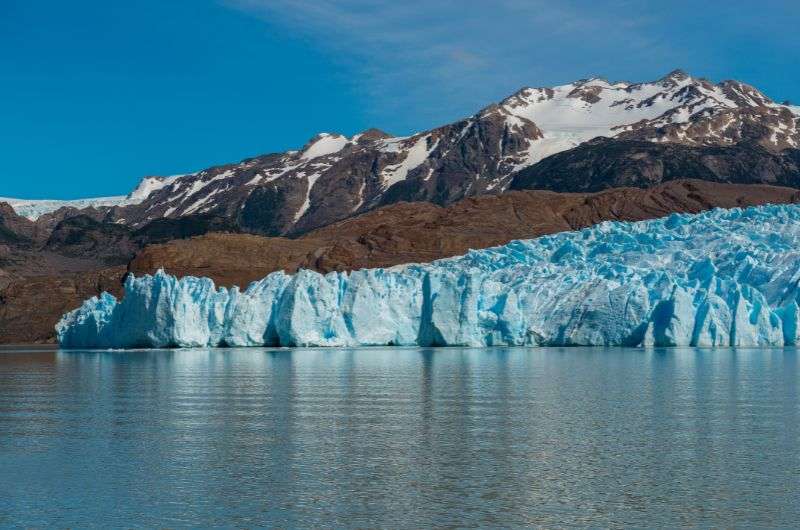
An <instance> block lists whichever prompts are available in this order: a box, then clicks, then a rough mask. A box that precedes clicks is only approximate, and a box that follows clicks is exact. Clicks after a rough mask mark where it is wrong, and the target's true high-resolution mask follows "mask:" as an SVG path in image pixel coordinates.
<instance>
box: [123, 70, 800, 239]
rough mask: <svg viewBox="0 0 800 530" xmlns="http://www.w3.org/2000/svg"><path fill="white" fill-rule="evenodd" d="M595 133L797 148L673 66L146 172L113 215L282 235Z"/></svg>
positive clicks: (763, 110)
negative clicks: (389, 127) (638, 78)
mask: <svg viewBox="0 0 800 530" xmlns="http://www.w3.org/2000/svg"><path fill="white" fill-rule="evenodd" d="M598 136H601V137H608V138H617V139H622V140H639V141H647V142H656V143H675V144H682V145H686V146H733V145H736V144H738V143H741V142H745V143H749V144H753V143H756V144H760V145H761V146H762V147H763V148H766V149H767V150H768V151H771V152H775V153H777V152H780V151H781V150H783V149H786V148H798V147H800V107H795V106H788V105H780V104H776V103H775V102H773V101H772V100H771V99H770V98H768V97H766V96H765V95H764V94H762V93H761V92H759V91H758V90H757V89H755V88H754V87H751V86H749V85H746V84H744V83H741V82H737V81H724V82H721V83H717V84H714V83H712V82H710V81H708V80H706V79H702V78H695V77H692V76H691V75H689V74H687V73H686V72H683V71H681V70H675V71H673V72H670V73H669V74H667V75H666V76H664V77H662V78H661V79H658V80H656V81H650V82H643V83H632V82H627V81H609V80H606V79H603V78H600V77H594V78H590V79H584V80H580V81H576V82H573V83H569V84H565V85H560V86H556V87H544V88H524V89H522V90H520V91H518V92H516V93H515V94H513V95H511V96H510V97H508V98H506V99H504V100H502V101H500V102H499V103H496V104H491V105H489V106H487V107H485V108H484V109H482V110H480V111H479V112H478V113H476V114H474V115H472V116H470V117H468V118H465V119H462V120H459V121H456V122H454V123H451V124H448V125H444V126H442V127H438V128H435V129H431V130H428V131H423V132H420V133H417V134H412V135H410V136H402V137H393V136H391V135H388V134H386V133H384V132H382V131H379V130H376V129H371V130H368V131H364V132H362V133H359V134H356V135H354V136H352V137H346V136H344V135H341V134H336V133H321V134H318V135H317V136H315V137H313V138H312V139H311V140H310V141H309V142H308V143H306V145H305V146H303V147H302V148H300V149H299V150H293V151H286V152H284V153H274V154H268V155H263V156H258V157H255V158H251V159H247V160H244V161H242V162H240V163H237V164H228V165H224V166H219V167H213V168H209V169H206V170H203V171H200V172H197V173H193V174H190V175H182V176H175V177H147V178H145V179H144V180H142V182H141V183H140V184H139V186H138V187H137V188H136V190H134V191H133V192H132V193H131V194H130V195H128V196H127V197H125V198H112V199H113V200H114V202H113V205H116V206H118V208H115V209H114V210H113V212H112V217H113V220H115V221H117V222H124V223H127V224H131V225H133V226H142V225H144V224H147V223H148V222H150V221H153V220H156V219H159V218H164V217H168V218H177V217H183V216H188V215H211V216H222V217H224V218H226V219H229V220H232V221H233V222H234V223H235V224H236V225H237V226H239V227H240V228H241V229H243V230H245V231H252V232H257V233H263V234H267V235H287V234H288V235H291V234H298V233H302V232H306V231H308V230H311V229H313V228H316V227H319V226H324V225H326V224H329V223H332V222H335V221H338V220H341V219H345V218H347V217H350V216H352V215H355V214H358V213H362V212H366V211H368V210H370V209H373V208H376V207H379V206H381V205H384V204H389V203H393V202H397V201H403V200H406V201H430V202H434V203H438V204H449V203H451V202H453V201H456V200H459V199H461V198H464V197H467V196H472V195H480V194H484V193H497V192H500V191H503V190H505V189H506V188H507V187H508V186H509V185H510V182H511V179H512V177H513V175H514V173H516V172H518V171H520V170H521V169H523V168H525V167H528V166H531V165H533V164H536V163H538V162H539V161H541V160H542V159H543V158H546V157H548V156H550V155H554V154H556V153H559V152H562V151H565V150H569V149H572V148H574V147H576V146H578V145H580V144H583V143H584V142H587V141H589V140H591V139H593V138H596V137H598Z"/></svg>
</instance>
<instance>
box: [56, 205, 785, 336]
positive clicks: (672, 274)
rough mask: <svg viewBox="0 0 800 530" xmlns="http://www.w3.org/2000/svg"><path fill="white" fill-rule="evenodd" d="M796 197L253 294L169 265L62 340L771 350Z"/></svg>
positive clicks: (259, 287)
mask: <svg viewBox="0 0 800 530" xmlns="http://www.w3.org/2000/svg"><path fill="white" fill-rule="evenodd" d="M798 282H800V207H798V206H765V207H757V208H750V209H746V210H741V209H734V210H713V211H710V212H705V213H702V214H698V215H677V214H676V215H671V216H670V217H667V218H663V219H658V220H654V221H645V222H638V223H622V222H606V223H603V224H600V225H597V226H595V227H593V228H589V229H585V230H581V231H578V232H567V233H560V234H556V235H553V236H547V237H542V238H538V239H534V240H528V241H515V242H512V243H509V244H508V245H505V246H501V247H496V248H491V249H486V250H480V251H471V252H470V253H468V254H466V255H464V256H461V257H457V258H451V259H445V260H440V261H437V262H433V263H431V264H425V265H407V266H400V267H394V268H391V269H366V270H361V271H356V272H352V273H330V274H327V275H324V276H323V275H320V274H317V273H315V272H311V271H301V272H299V273H298V274H296V275H294V276H289V275H286V274H284V273H282V272H278V273H273V274H270V275H269V276H267V277H266V278H264V279H263V280H261V281H258V282H255V283H253V284H251V285H250V286H249V287H248V288H247V290H246V291H244V292H241V291H239V290H238V289H236V288H234V289H230V290H228V289H216V288H215V286H214V284H213V282H212V281H211V280H209V279H199V278H191V277H188V278H183V279H181V280H178V279H176V278H174V277H172V276H170V275H168V274H165V273H162V272H159V273H158V274H156V275H154V276H144V277H140V278H133V277H130V278H129V279H128V281H127V283H126V295H125V297H124V299H123V300H122V301H117V300H116V299H115V298H114V297H112V296H110V295H103V296H101V297H100V298H92V299H91V300H88V301H87V302H85V303H84V305H83V306H82V307H81V308H79V309H77V310H75V311H73V312H71V313H69V314H67V315H65V316H64V317H63V319H62V321H61V322H60V323H59V324H58V326H57V331H58V337H59V340H60V342H61V345H62V346H64V347H97V348H132V347H168V346H180V347H193V346H257V345H285V346H355V345H385V344H393V345H470V346H484V345H541V346H544V345H598V346H606V345H607V346H611V345H625V346H647V345H655V346H677V345H693V346H762V345H763V346H766V345H776V346H777V345H784V344H796V343H797V342H798V335H800V330H798V320H799V319H800V309H799V308H798V301H797V300H798V297H800V291H799V290H798Z"/></svg>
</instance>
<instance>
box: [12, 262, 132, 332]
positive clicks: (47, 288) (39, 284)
mask: <svg viewBox="0 0 800 530" xmlns="http://www.w3.org/2000/svg"><path fill="white" fill-rule="evenodd" d="M125 273H126V271H125V267H116V268H112V269H105V270H98V271H84V272H80V273H71V274H60V275H58V276H33V277H26V278H16V279H13V280H11V281H10V282H8V284H7V285H6V286H5V287H3V288H2V290H0V343H1V344H31V343H48V342H50V343H52V342H54V340H55V334H54V331H53V326H54V325H55V323H56V322H58V319H59V318H60V317H59V315H61V314H63V313H64V312H66V311H69V310H71V309H72V308H74V307H75V304H80V303H81V302H82V301H83V300H85V299H86V298H90V297H92V296H97V295H99V294H100V293H102V292H104V291H107V292H109V293H116V294H117V295H121V294H122V279H123V277H124V275H125Z"/></svg>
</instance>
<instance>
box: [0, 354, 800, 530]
mask: <svg viewBox="0 0 800 530" xmlns="http://www.w3.org/2000/svg"><path fill="white" fill-rule="evenodd" d="M799 359H800V358H799V356H798V351H796V350H790V349H786V350H783V349H765V350H758V349H754V350H738V351H737V350H698V349H671V350H649V351H644V350H626V349H598V348H590V349H589V348H587V349H579V348H573V349H513V348H489V349H455V348H453V349H400V348H392V349H389V348H387V349H357V350H345V349H338V350H309V349H293V350H287V349H283V350H271V349H247V350H178V351H139V352H128V353H114V352H77V351H76V352H56V351H41V352H34V351H24V352H19V351H0V526H25V527H31V526H34V527H76V528H83V527H91V526H95V527H120V526H122V527H140V526H144V527H173V528H174V527H185V526H193V527H214V526H224V527H231V526H233V527H263V526H272V527H274V526H279V527H305V528H308V527H321V526H332V527H339V528H341V527H360V528H363V527H386V528H421V527H463V526H483V527H487V526H488V527H497V526H503V527H518V526H524V525H541V526H547V527H552V526H595V527H597V526H602V527H608V526H639V527H641V526H651V527H652V526H661V527H665V526H666V527H675V526H682V525H695V526H703V527H707V526H716V527H731V526H738V527H759V526H760V527H787V526H796V525H797V524H798V520H799V519H800V494H799V493H798V492H799V491H800V444H799V442H800V437H799V434H800V431H799V430H798V424H799V423H800V422H799V420H800V396H799V395H798V376H799V375H800V360H799Z"/></svg>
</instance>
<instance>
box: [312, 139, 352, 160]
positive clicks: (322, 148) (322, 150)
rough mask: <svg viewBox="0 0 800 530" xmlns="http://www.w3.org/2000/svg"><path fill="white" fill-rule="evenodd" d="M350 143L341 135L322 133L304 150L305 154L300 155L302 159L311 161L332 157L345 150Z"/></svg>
mask: <svg viewBox="0 0 800 530" xmlns="http://www.w3.org/2000/svg"><path fill="white" fill-rule="evenodd" d="M348 143H350V140H348V139H347V138H346V137H344V136H342V135H340V134H329V133H321V134H319V135H318V136H317V137H316V139H315V140H313V141H312V143H311V144H310V145H309V146H308V147H306V148H305V149H303V154H302V155H300V158H302V159H303V160H311V159H314V158H319V157H321V156H326V155H332V154H334V153H338V152H339V151H341V150H342V149H344V148H345V146H346V145H347V144H348Z"/></svg>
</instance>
